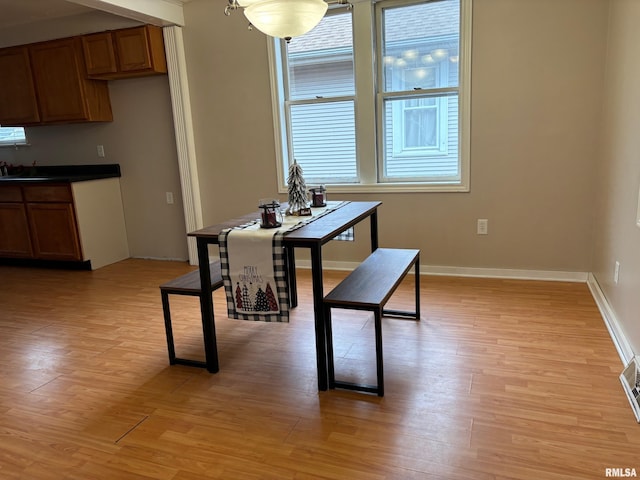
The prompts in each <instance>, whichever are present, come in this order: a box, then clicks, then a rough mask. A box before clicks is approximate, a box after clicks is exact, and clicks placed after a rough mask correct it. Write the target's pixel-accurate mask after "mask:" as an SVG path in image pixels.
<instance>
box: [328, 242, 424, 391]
mask: <svg viewBox="0 0 640 480" xmlns="http://www.w3.org/2000/svg"><path fill="white" fill-rule="evenodd" d="M412 267H413V268H414V273H415V311H413V312H408V311H400V310H385V309H384V307H385V305H386V304H387V302H388V301H389V299H390V298H391V296H392V295H393V293H394V292H395V290H396V289H397V288H398V286H399V285H400V283H401V282H402V280H403V279H404V277H405V276H406V275H407V273H408V272H409V270H411V268H412ZM323 303H324V317H325V320H326V328H327V359H328V362H327V363H328V372H329V388H332V389H333V388H336V387H339V388H345V389H349V390H359V391H364V392H369V393H377V394H378V396H380V397H382V396H384V375H383V364H382V317H383V316H394V317H408V318H413V319H415V320H420V250H413V249H398V248H378V249H376V250H375V251H374V252H373V253H372V254H371V255H369V257H367V258H366V259H365V261H364V262H362V263H361V264H360V265H359V266H358V267H357V268H356V269H355V270H353V271H352V272H351V273H350V274H349V275H348V276H347V277H346V278H345V279H344V280H342V281H341V282H340V283H339V284H338V285H337V286H336V287H335V288H334V289H333V290H332V291H331V292H330V293H329V294H328V295H327V296H325V297H324V302H323ZM332 308H344V309H352V310H368V311H372V312H373V314H374V321H375V338H376V370H377V385H363V384H355V383H349V382H342V381H337V380H336V379H335V369H334V359H333V333H332V326H331V309H332Z"/></svg>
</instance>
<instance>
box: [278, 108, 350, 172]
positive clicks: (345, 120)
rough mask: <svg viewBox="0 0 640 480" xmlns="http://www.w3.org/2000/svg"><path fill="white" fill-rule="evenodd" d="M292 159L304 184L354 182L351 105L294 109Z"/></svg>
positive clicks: (292, 118)
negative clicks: (295, 162) (302, 172)
mask: <svg viewBox="0 0 640 480" xmlns="http://www.w3.org/2000/svg"><path fill="white" fill-rule="evenodd" d="M290 116H291V141H292V146H293V152H292V153H293V158H295V159H296V161H297V162H298V164H300V166H301V167H302V170H303V171H304V178H305V181H306V182H307V183H330V182H331V183H334V182H336V181H340V182H356V181H357V179H358V175H357V168H356V138H355V117H354V102H352V101H348V102H327V103H313V104H307V105H293V106H291V109H290Z"/></svg>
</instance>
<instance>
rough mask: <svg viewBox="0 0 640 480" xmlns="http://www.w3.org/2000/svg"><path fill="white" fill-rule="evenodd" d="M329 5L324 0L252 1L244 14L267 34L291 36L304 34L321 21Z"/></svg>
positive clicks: (280, 36)
mask: <svg viewBox="0 0 640 480" xmlns="http://www.w3.org/2000/svg"><path fill="white" fill-rule="evenodd" d="M245 1H246V0H245ZM249 1H251V0H249ZM327 7H328V5H327V3H326V2H325V1H324V0H261V1H258V2H251V3H250V4H249V5H248V6H247V7H246V8H245V9H244V15H245V16H246V17H247V19H249V21H250V22H251V24H252V25H253V26H254V27H256V28H257V29H258V30H260V31H261V32H263V33H266V34H267V35H270V36H272V37H279V38H291V37H298V36H300V35H304V34H305V33H307V32H308V31H309V30H311V29H312V28H313V27H315V26H316V25H317V24H318V23H320V20H322V17H324V14H325V13H326V12H327Z"/></svg>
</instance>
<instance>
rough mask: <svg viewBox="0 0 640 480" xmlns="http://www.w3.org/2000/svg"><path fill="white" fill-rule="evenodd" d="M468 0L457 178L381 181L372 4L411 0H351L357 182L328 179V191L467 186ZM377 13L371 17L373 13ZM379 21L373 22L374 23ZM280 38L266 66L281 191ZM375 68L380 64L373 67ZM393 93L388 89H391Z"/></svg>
mask: <svg viewBox="0 0 640 480" xmlns="http://www.w3.org/2000/svg"><path fill="white" fill-rule="evenodd" d="M472 1H473V0H460V44H459V45H460V52H459V59H460V60H459V64H458V68H459V75H460V77H459V82H460V87H459V91H458V109H459V113H458V115H459V128H458V132H459V133H458V135H459V138H458V151H459V168H460V175H459V181H458V182H457V183H448V182H447V183H439V182H431V183H429V182H397V183H394V182H382V181H381V179H380V178H379V173H378V172H379V168H381V166H380V165H381V162H382V159H381V156H382V152H381V150H380V143H379V142H380V140H379V138H378V137H379V136H381V135H382V133H381V132H382V131H381V125H380V118H381V117H382V115H379V116H377V115H376V111H377V110H379V109H380V108H381V105H382V99H381V95H379V94H378V93H377V92H376V88H375V84H376V75H377V74H378V73H379V72H376V71H375V69H372V67H371V66H372V65H380V64H381V58H380V54H379V52H378V51H377V49H376V47H375V40H374V39H375V37H376V35H377V34H376V32H375V31H374V29H376V30H377V31H379V30H380V25H379V22H380V20H379V15H374V11H375V8H381V7H387V6H395V5H407V4H411V3H420V2H414V1H412V0H381V1H379V2H378V3H377V4H376V5H374V1H373V0H351V3H352V4H353V9H352V15H353V30H354V33H353V43H354V46H353V48H354V69H355V72H356V99H355V115H356V156H357V165H358V177H359V179H360V183H357V184H353V183H351V184H331V183H329V182H327V189H328V191H329V192H330V193H331V192H335V193H366V192H468V191H469V172H470V134H471V115H470V111H471V36H472V35H471V23H472ZM376 17H377V18H378V20H377V21H376V22H374V19H375V18H376ZM376 23H378V24H376ZM282 42H283V40H280V39H274V40H273V41H270V42H268V54H269V66H270V74H271V91H272V110H273V118H274V138H275V147H276V167H277V173H278V191H279V193H286V192H287V186H286V178H287V168H286V166H287V165H288V157H289V149H290V148H291V145H290V141H289V140H288V139H287V136H286V128H283V126H284V121H286V120H287V119H286V117H285V108H284V102H283V98H284V88H283V84H282V82H281V81H280V79H279V65H282V55H283V52H282V50H281V46H282ZM378 68H380V67H378ZM391 95H393V94H391Z"/></svg>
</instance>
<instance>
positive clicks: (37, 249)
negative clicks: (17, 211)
mask: <svg viewBox="0 0 640 480" xmlns="http://www.w3.org/2000/svg"><path fill="white" fill-rule="evenodd" d="M27 217H28V218H29V227H30V229H31V243H32V245H33V253H34V256H35V257H36V258H40V259H43V260H63V261H64V260H71V261H80V260H82V251H81V250H80V238H79V235H78V227H77V225H76V219H75V214H74V211H73V204H72V203H27Z"/></svg>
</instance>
